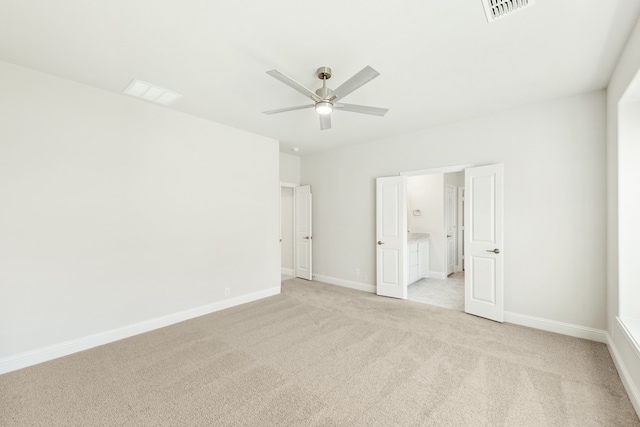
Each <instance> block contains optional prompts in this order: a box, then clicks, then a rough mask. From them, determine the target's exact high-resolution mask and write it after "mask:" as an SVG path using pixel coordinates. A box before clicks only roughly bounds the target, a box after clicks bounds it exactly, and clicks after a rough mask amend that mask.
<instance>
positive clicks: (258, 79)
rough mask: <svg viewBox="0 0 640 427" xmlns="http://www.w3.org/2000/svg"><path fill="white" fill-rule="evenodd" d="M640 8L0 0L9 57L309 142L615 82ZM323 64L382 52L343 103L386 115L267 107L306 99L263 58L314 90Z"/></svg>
mask: <svg viewBox="0 0 640 427" xmlns="http://www.w3.org/2000/svg"><path fill="white" fill-rule="evenodd" d="M639 13H640V1H637V0H606V1H602V0H537V1H536V3H535V4H534V5H533V6H531V7H529V8H527V9H524V10H522V11H519V12H517V13H514V14H513V15H511V16H509V17H507V18H504V19H501V20H498V21H496V22H494V23H491V24H489V23H487V20H486V18H485V14H484V10H483V7H482V2H481V0H463V1H453V0H444V1H443V0H399V1H395V2H392V1H382V0H349V1H345V0H322V1H309V0H275V1H270V2H267V1H260V0H235V1H231V0H225V1H222V0H182V1H169V0H109V1H87V0H56V1H51V0H22V1H16V0H0V60H5V61H8V62H11V63H14V64H18V65H23V66H26V67H29V68H33V69H36V70H40V71H43V72H46V73H50V74H53V75H56V76H60V77H64V78H67V79H71V80H75V81H77V82H81V83H85V84H88V85H91V86H95V87H97V88H101V89H104V90H107V91H110V92H114V93H120V92H121V91H122V90H123V89H124V88H125V87H126V86H127V85H128V84H129V83H130V82H131V80H132V79H134V78H136V79H140V80H144V81H147V82H149V83H152V84H155V85H158V86H162V87H164V88H167V89H169V90H172V91H175V92H178V93H180V94H182V95H183V97H182V98H181V99H180V100H179V101H177V102H176V103H175V104H173V105H172V106H170V107H169V108H172V109H175V110H178V111H182V112H185V113H188V114H192V115H195V116H199V117H203V118H205V119H209V120H212V121H215V122H220V123H224V124H227V125H230V126H234V127H237V128H241V129H245V130H247V131H251V132H255V133H258V134H261V135H265V136H269V137H272V138H275V139H278V140H280V141H281V150H282V151H288V150H289V149H290V148H291V147H294V146H297V147H300V148H301V150H300V153H299V154H301V155H304V154H308V153H313V152H317V151H320V150H325V149H331V148H335V147H338V146H342V145H347V144H355V143H361V142H366V141H370V140H373V139H377V138H380V137H386V136H391V135H396V134H401V133H406V132H411V131H415V130H419V129H424V128H427V127H430V126H434V125H437V124H442V123H448V122H453V121H458V120H461V119H464V118H468V117H473V116H478V115H482V114H486V113H490V112H496V111H500V110H504V109H506V108H509V107H513V106H516V105H523V104H528V103H532V102H536V101H539V100H543V99H548V98H554V97H559V96H565V95H570V94H575V93H581V92H585V91H591V90H596V89H602V88H605V87H606V86H607V83H608V80H609V78H610V75H611V72H612V71H613V67H614V65H615V62H616V60H617V58H618V56H619V54H620V52H621V50H622V47H623V46H624V43H625V41H626V39H627V37H628V35H629V33H630V31H631V29H632V27H633V25H634V24H635V22H636V21H637V19H638V15H639ZM324 65H326V66H329V67H331V68H332V69H333V77H332V78H331V80H329V82H328V83H329V84H328V86H329V87H332V88H335V87H337V86H339V85H340V84H341V83H342V82H344V81H345V80H347V79H348V78H349V77H351V76H352V75H353V74H355V73H356V72H358V71H359V70H361V69H362V68H363V67H364V66H366V65H371V66H372V67H373V68H375V69H376V70H377V71H379V72H380V73H381V75H380V76H379V77H378V78H377V79H375V80H373V81H372V82H370V83H368V84H367V85H365V86H363V87H362V88H360V89H358V90H357V91H356V92H354V93H353V94H351V95H349V96H348V97H346V98H345V99H344V102H347V103H352V104H364V105H372V106H377V107H383V108H389V109H390V111H389V113H387V115H386V116H385V117H376V116H369V115H364V114H355V113H350V112H344V111H336V112H334V113H333V128H332V129H330V130H327V131H320V128H319V123H318V118H317V115H316V113H315V112H314V111H313V110H312V109H307V110H298V111H292V112H287V113H282V114H277V115H271V116H267V115H264V114H262V113H261V112H262V111H265V110H271V109H276V108H282V107H289V106H295V105H303V104H308V103H309V99H308V98H305V97H304V96H303V95H301V94H300V93H298V92H295V91H294V90H293V89H291V88H289V87H287V86H285V85H284V84H282V83H281V82H279V81H277V80H275V79H274V78H272V77H270V76H269V75H267V74H266V73H265V71H268V70H271V69H274V68H275V69H278V70H280V71H282V72H283V73H285V74H288V75H289V76H291V77H293V78H294V79H296V80H298V81H299V82H300V83H302V84H304V85H306V86H307V87H309V88H311V89H313V90H315V89H316V88H318V87H319V86H320V81H319V80H318V79H317V77H316V76H315V70H316V69H317V68H318V67H320V66H324ZM123 96H124V95H123ZM140 102H144V101H140ZM158 108H164V107H158Z"/></svg>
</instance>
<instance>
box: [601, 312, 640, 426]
mask: <svg viewBox="0 0 640 427" xmlns="http://www.w3.org/2000/svg"><path fill="white" fill-rule="evenodd" d="M616 331H617V332H616ZM612 333H613V336H611V335H609V334H607V345H608V347H609V353H610V354H611V358H612V359H613V363H614V364H615V365H616V369H617V370H618V374H619V375H620V379H621V380H622V384H623V385H624V388H625V389H626V391H627V394H628V395H629V400H630V401H631V404H632V405H633V408H634V409H635V410H636V413H637V414H638V417H640V389H639V387H640V349H638V345H637V343H636V341H635V340H634V339H633V337H632V336H631V335H630V334H629V333H628V330H627V328H626V327H625V325H624V324H623V323H622V322H621V321H620V319H619V318H616V323H615V324H614V325H613V332H612ZM617 341H620V346H619V345H618V344H617ZM630 369H633V371H634V372H635V377H636V378H634V374H633V373H632V372H630Z"/></svg>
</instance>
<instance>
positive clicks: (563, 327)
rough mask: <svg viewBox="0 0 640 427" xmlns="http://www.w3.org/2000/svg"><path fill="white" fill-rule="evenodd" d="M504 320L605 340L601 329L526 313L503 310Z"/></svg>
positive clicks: (574, 335) (604, 333)
mask: <svg viewBox="0 0 640 427" xmlns="http://www.w3.org/2000/svg"><path fill="white" fill-rule="evenodd" d="M504 321H505V322H507V323H513V324H515V325H520V326H528V327H529V328H534V329H541V330H543V331H549V332H555V333H557V334H562V335H568V336H570V337H576V338H583V339H585V340H591V341H596V342H601V343H605V344H606V342H607V332H606V331H603V330H602V329H595V328H589V327H586V326H580V325H574V324H571V323H564V322H557V321H555V320H548V319H542V318H540V317H533V316H527V315H526V314H518V313H510V312H507V311H505V312H504Z"/></svg>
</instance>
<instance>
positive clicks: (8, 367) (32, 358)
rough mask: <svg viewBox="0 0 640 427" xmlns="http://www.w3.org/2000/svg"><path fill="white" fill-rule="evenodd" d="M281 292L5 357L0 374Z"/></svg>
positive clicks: (267, 292)
mask: <svg viewBox="0 0 640 427" xmlns="http://www.w3.org/2000/svg"><path fill="white" fill-rule="evenodd" d="M279 293H280V286H278V287H273V288H269V289H265V290H264V291H259V292H254V293H251V294H248V295H243V296H239V297H236V298H229V299H226V300H224V301H219V302H215V303H212V304H207V305H204V306H202V307H196V308H192V309H189V310H185V311H180V312H178V313H174V314H170V315H167V316H163V317H158V318H155V319H150V320H145V321H143V322H139V323H134V324H133V325H129V326H124V327H122V328H117V329H112V330H110V331H105V332H99V333H97V334H93V335H89V336H87V337H83V338H78V339H74V340H70V341H65V342H62V343H59V344H54V345H51V346H48V347H43V348H40V349H37V350H32V351H28V352H26V353H22V354H18V355H16V356H10V357H5V358H3V359H0V374H5V373H7V372H11V371H15V370H18V369H22V368H26V367H27V366H32V365H36V364H38V363H42V362H46V361H49V360H53V359H57V358H58V357H63V356H67V355H69V354H73V353H77V352H79V351H83V350H88V349H90V348H93V347H98V346H100V345H104V344H108V343H111V342H114V341H118V340H121V339H124V338H129V337H132V336H134V335H138V334H142V333H145V332H149V331H153V330H155V329H159V328H163V327H165V326H169V325H173V324H175V323H179V322H183V321H185V320H189V319H193V318H195V317H200V316H204V315H205V314H210V313H214V312H216V311H220V310H224V309H226V308H231V307H235V306H237V305H241V304H245V303H248V302H252V301H256V300H259V299H262V298H267V297H270V296H273V295H277V294H279Z"/></svg>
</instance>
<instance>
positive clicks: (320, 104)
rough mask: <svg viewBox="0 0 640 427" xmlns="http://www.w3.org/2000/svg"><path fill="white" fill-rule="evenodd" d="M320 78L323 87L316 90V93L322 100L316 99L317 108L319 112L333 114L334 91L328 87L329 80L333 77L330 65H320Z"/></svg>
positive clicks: (318, 73) (318, 72)
mask: <svg viewBox="0 0 640 427" xmlns="http://www.w3.org/2000/svg"><path fill="white" fill-rule="evenodd" d="M316 73H317V75H318V78H319V79H320V80H322V87H321V88H320V89H318V90H316V95H318V96H319V97H320V98H322V100H320V101H316V103H315V110H316V112H317V113H318V114H331V112H332V111H333V102H332V101H333V99H335V96H333V91H332V90H331V89H329V88H328V87H327V80H329V79H330V78H331V68H329V67H320V68H318V71H316Z"/></svg>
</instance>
